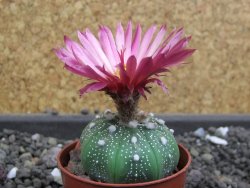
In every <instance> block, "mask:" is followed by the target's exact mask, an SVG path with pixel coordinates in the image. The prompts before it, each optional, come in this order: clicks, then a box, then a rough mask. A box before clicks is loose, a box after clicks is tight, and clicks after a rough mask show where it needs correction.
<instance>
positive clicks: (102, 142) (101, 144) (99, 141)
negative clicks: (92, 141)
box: [97, 140, 105, 146]
mask: <svg viewBox="0 0 250 188" xmlns="http://www.w3.org/2000/svg"><path fill="white" fill-rule="evenodd" d="M97 144H98V145H99V146H104V145H105V141H104V140H98V142H97Z"/></svg>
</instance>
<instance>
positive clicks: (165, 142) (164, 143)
mask: <svg viewBox="0 0 250 188" xmlns="http://www.w3.org/2000/svg"><path fill="white" fill-rule="evenodd" d="M161 143H162V144H163V145H167V143H168V140H167V139H166V138H165V137H164V136H162V137H161Z"/></svg>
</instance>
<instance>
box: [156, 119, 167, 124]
mask: <svg viewBox="0 0 250 188" xmlns="http://www.w3.org/2000/svg"><path fill="white" fill-rule="evenodd" d="M156 121H157V122H158V123H159V124H161V125H165V121H164V120H163V119H156Z"/></svg>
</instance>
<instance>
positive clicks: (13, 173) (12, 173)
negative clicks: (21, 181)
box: [7, 167, 18, 179]
mask: <svg viewBox="0 0 250 188" xmlns="http://www.w3.org/2000/svg"><path fill="white" fill-rule="evenodd" d="M17 171H18V168H17V167H13V168H12V169H11V170H10V171H9V172H8V174H7V178H8V179H13V178H15V177H16V174H17Z"/></svg>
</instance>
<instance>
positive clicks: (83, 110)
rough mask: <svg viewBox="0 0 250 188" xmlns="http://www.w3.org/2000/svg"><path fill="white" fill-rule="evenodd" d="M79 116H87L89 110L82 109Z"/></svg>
mask: <svg viewBox="0 0 250 188" xmlns="http://www.w3.org/2000/svg"><path fill="white" fill-rule="evenodd" d="M81 114H82V115H88V114H89V110H88V109H86V108H84V109H82V110H81Z"/></svg>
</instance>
